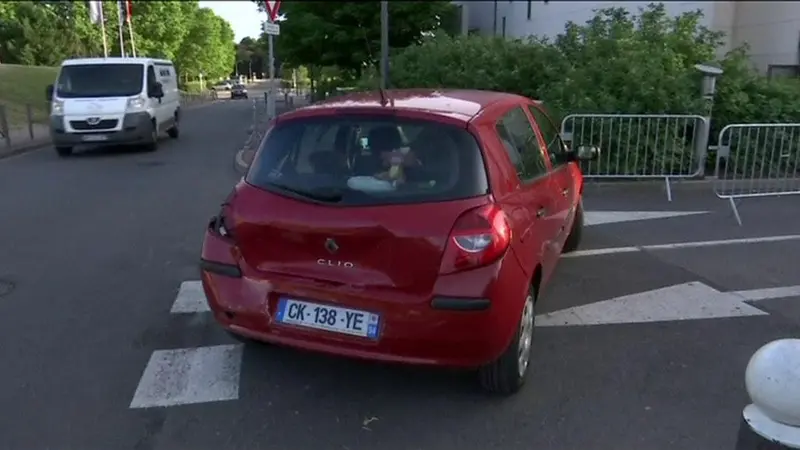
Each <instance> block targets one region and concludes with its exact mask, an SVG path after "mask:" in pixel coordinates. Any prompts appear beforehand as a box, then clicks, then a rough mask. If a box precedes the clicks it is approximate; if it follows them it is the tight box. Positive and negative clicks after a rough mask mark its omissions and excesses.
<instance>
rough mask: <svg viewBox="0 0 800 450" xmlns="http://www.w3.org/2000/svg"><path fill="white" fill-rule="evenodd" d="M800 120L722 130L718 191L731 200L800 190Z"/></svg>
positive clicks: (744, 125)
mask: <svg viewBox="0 0 800 450" xmlns="http://www.w3.org/2000/svg"><path fill="white" fill-rule="evenodd" d="M799 168H800V123H783V124H782V123H776V124H765V123H753V124H732V125H728V126H726V127H725V128H723V129H722V130H721V131H720V133H719V140H718V146H717V162H716V168H715V173H714V175H715V176H716V179H715V180H714V193H715V194H716V195H717V197H719V198H721V199H726V200H728V202H729V203H730V206H731V210H732V211H733V214H734V216H735V217H736V221H737V222H738V223H739V225H742V218H741V216H740V215H739V210H738V208H737V205H736V201H737V200H739V199H744V198H751V197H773V196H783V195H798V194H800V170H799Z"/></svg>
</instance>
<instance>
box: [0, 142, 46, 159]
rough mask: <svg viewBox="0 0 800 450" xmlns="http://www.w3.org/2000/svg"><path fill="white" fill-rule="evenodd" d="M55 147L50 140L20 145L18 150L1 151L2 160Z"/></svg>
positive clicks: (0, 157)
mask: <svg viewBox="0 0 800 450" xmlns="http://www.w3.org/2000/svg"><path fill="white" fill-rule="evenodd" d="M51 145H53V143H52V141H50V139H49V138H48V139H47V140H46V141H39V142H35V141H33V142H29V143H27V144H23V145H20V146H19V147H17V148H13V149H11V150H8V151H4V150H2V149H0V160H2V159H6V158H11V157H12V156H17V155H21V154H23V153H27V152H32V151H34V150H39V149H42V148H45V147H48V146H51Z"/></svg>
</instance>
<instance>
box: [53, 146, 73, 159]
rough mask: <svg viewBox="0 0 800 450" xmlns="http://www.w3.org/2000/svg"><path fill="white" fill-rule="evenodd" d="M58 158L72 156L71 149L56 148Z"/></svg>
mask: <svg viewBox="0 0 800 450" xmlns="http://www.w3.org/2000/svg"><path fill="white" fill-rule="evenodd" d="M56 153H58V156H61V157H66V156H69V155H71V154H72V147H56Z"/></svg>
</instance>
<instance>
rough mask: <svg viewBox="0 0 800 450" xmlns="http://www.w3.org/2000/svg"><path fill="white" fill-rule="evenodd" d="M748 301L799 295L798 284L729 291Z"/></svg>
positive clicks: (799, 288)
mask: <svg viewBox="0 0 800 450" xmlns="http://www.w3.org/2000/svg"><path fill="white" fill-rule="evenodd" d="M731 295H736V296H737V297H741V298H743V299H744V300H747V301H749V302H755V301H758V300H769V299H772V298H786V297H800V286H784V287H777V288H766V289H751V290H748V291H736V292H731Z"/></svg>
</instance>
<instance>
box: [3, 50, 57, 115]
mask: <svg viewBox="0 0 800 450" xmlns="http://www.w3.org/2000/svg"><path fill="white" fill-rule="evenodd" d="M57 74H58V68H57V67H40V66H17V65H10V64H0V105H3V106H5V109H6V113H7V115H8V116H9V117H8V122H9V123H8V125H9V128H18V127H25V126H27V123H28V122H27V113H26V105H31V107H32V110H33V119H34V122H37V123H47V117H48V115H49V114H50V106H49V104H48V102H47V100H45V96H44V90H45V88H46V87H47V85H48V84H53V83H54V82H55V80H56V75H57Z"/></svg>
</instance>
